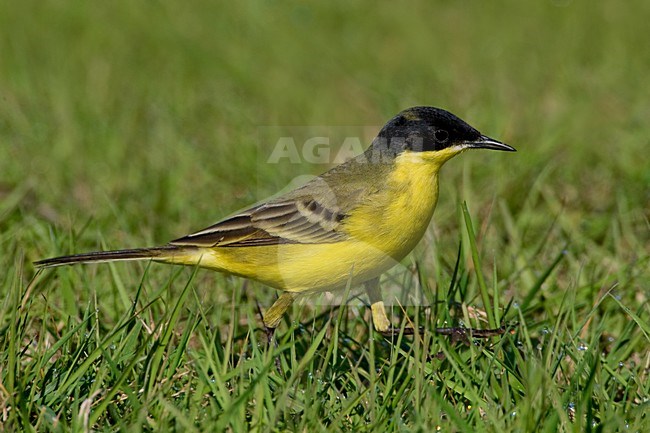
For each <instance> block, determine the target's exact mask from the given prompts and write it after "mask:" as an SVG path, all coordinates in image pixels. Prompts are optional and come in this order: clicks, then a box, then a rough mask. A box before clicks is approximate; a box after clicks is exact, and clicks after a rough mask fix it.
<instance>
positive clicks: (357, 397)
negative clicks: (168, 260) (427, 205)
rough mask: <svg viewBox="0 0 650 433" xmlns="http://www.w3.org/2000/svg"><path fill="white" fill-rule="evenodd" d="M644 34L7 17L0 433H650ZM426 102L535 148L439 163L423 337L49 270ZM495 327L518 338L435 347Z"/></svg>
mask: <svg viewBox="0 0 650 433" xmlns="http://www.w3.org/2000/svg"><path fill="white" fill-rule="evenodd" d="M648 16H650V3H648V2H643V1H639V0H635V1H633V2H628V3H626V4H625V5H622V4H621V3H620V2H614V1H609V0H606V1H603V2H588V1H586V0H574V1H571V0H553V1H551V0H548V1H544V2H534V3H532V2H529V3H523V2H516V1H503V2H498V4H496V3H494V2H492V3H488V2H478V1H464V2H444V1H434V2H425V1H421V2H413V3H408V4H404V5H397V4H395V3H390V2H388V3H376V2H375V3H370V2H368V3H350V2H342V1H332V2H327V3H322V4H319V5H315V6H308V5H307V4H305V3H303V2H297V1H292V2H263V1H251V2H224V3H223V4H218V3H216V2H208V1H194V2H175V3H168V2H128V1H124V0H117V1H112V2H101V3H99V2H80V3H79V2H77V3H74V2H56V1H51V0H47V1H40V2H36V1H24V2H4V3H3V4H2V5H1V6H0V252H1V254H0V266H1V267H2V269H3V270H4V272H3V273H2V276H0V300H1V301H2V302H1V303H0V431H90V430H97V431H118V430H124V431H167V430H174V431H223V430H227V431H233V432H240V431H248V430H255V431H286V430H288V431H309V432H311V431H329V430H332V431H349V430H357V431H423V432H424V431H437V430H439V431H490V432H510V431H513V432H514V431H518V432H521V431H549V432H551V431H558V430H559V431H604V432H611V431H630V432H646V431H650V419H649V416H648V413H650V380H649V374H650V350H649V347H650V158H648V146H649V145H650V138H649V137H650V123H649V122H648V119H650V102H649V101H650V86H648V71H649V70H650V49H648V43H647V17H648ZM414 105H433V106H438V107H443V108H446V109H448V110H450V111H452V112H454V113H456V114H457V115H459V116H460V117H461V118H463V119H465V120H467V121H468V122H469V123H471V124H472V125H474V126H476V127H477V128H479V129H480V130H481V131H482V132H483V133H485V134H487V135H489V136H491V137H494V138H497V139H500V140H502V141H504V142H506V143H508V144H510V145H512V146H514V147H515V148H517V151H518V152H517V153H497V152H487V151H475V152H467V153H465V154H463V155H462V156H460V157H458V158H456V159H454V160H452V161H450V162H449V163H448V164H447V165H446V166H445V167H444V168H443V170H442V173H441V185H440V200H439V203H438V207H437V209H436V212H435V215H434V218H433V222H432V224H431V226H430V227H429V230H428V231H427V233H426V235H425V237H424V239H423V240H422V241H421V242H420V244H419V245H418V247H417V248H416V249H415V250H414V252H413V253H412V254H411V255H409V256H408V257H407V258H406V259H405V260H404V261H403V262H402V265H403V266H399V267H396V268H395V269H393V270H392V271H391V272H389V273H388V274H386V275H385V276H384V278H383V280H382V283H383V285H384V286H385V287H386V288H389V287H392V288H395V287H397V288H399V289H401V290H406V291H408V290H419V291H420V292H421V294H422V299H424V301H423V302H420V303H418V302H411V303H407V304H404V305H400V303H394V305H393V306H392V308H391V310H390V313H391V318H392V320H393V322H394V323H395V324H401V325H406V324H409V323H413V324H415V325H416V326H423V327H424V328H425V330H426V332H425V333H424V334H423V335H422V336H417V337H414V336H407V335H399V336H396V337H394V338H392V339H391V338H386V337H383V336H381V335H380V334H377V333H376V332H374V331H373V329H372V325H371V323H370V312H369V308H367V306H366V305H365V301H364V299H363V298H361V299H359V298H357V297H356V296H355V291H354V290H351V291H349V292H346V293H344V294H342V296H344V297H346V298H351V299H350V300H349V302H344V303H343V305H337V304H338V303H337V302H331V301H328V299H325V298H323V297H316V298H314V297H312V298H309V299H306V300H304V301H303V302H301V303H298V304H297V305H295V306H294V307H292V310H291V314H290V316H289V317H287V318H286V320H285V321H284V322H283V323H282V324H281V325H280V327H279V329H278V331H277V333H276V336H277V345H272V346H271V347H267V345H266V344H265V335H264V332H263V330H262V329H261V320H260V317H259V308H258V305H260V306H261V308H262V309H264V308H268V307H269V306H270V305H271V304H272V302H273V300H274V299H275V298H276V296H277V293H276V292H275V291H274V290H272V289H268V288H265V287H264V286H262V285H260V284H258V283H255V282H250V281H248V282H247V281H245V280H243V279H240V278H236V277H232V276H225V275H221V274H218V273H215V272H210V271H206V270H201V269H193V268H189V267H188V268H182V267H174V266H165V265H161V264H156V263H146V262H139V263H114V264H102V265H88V266H75V267H66V268H57V269H53V270H52V269H50V270H46V271H45V272H40V273H37V272H36V270H35V268H34V266H33V265H32V262H33V261H35V260H38V259H42V258H47V257H52V256H56V255H63V254H71V253H79V252H86V251H92V250H98V249H115V248H134V247H141V246H154V245H161V244H164V243H166V242H168V241H169V240H171V239H175V238H178V237H180V236H182V235H185V234H187V233H190V232H192V231H196V230H198V229H201V228H203V227H206V226H208V225H210V224H212V223H214V222H215V221H217V220H219V219H221V218H222V217H224V216H227V215H229V214H231V213H233V212H234V211H236V210H238V209H241V208H243V207H244V206H246V205H248V204H251V203H254V202H257V201H259V200H261V199H264V198H265V197H268V196H269V195H272V194H274V193H276V192H277V191H279V190H281V189H283V188H285V187H286V186H287V185H289V184H292V183H299V182H301V181H304V179H305V176H309V175H317V174H319V173H320V172H322V171H324V170H325V169H327V168H328V167H330V166H331V165H332V164H333V163H335V162H337V159H336V158H335V156H336V155H343V154H344V153H345V151H346V150H349V149H353V150H358V149H360V148H363V147H365V146H366V145H367V144H369V142H370V140H372V138H373V136H374V134H376V133H377V132H378V130H379V128H380V127H381V125H383V124H384V123H385V122H386V121H387V120H388V119H389V118H391V117H392V116H393V115H395V114H396V113H397V112H399V111H400V110H402V109H404V108H407V107H410V106H414ZM313 137H318V138H319V139H322V138H326V139H327V141H326V142H324V144H323V143H321V144H319V146H320V147H318V149H317V150H319V151H320V152H326V153H321V154H318V155H315V154H313V152H312V153H310V151H309V149H311V150H314V149H313V148H309V149H307V148H306V147H305V146H304V145H305V143H307V140H309V139H310V138H313ZM287 139H290V141H286V140H287ZM283 140H284V141H283ZM288 142H290V143H294V144H295V145H296V150H297V153H296V155H297V157H293V158H278V157H277V156H278V154H277V153H275V154H274V150H277V146H278V143H285V144H286V143H288ZM306 149H307V150H306ZM341 149H342V150H341ZM405 218H408V216H407V215H405ZM488 318H489V320H490V321H491V322H493V323H497V324H504V325H505V326H507V327H508V332H506V333H505V334H504V335H502V336H498V337H492V338H489V339H486V340H473V341H471V342H470V344H466V342H463V341H453V340H452V339H450V338H447V337H444V336H439V335H435V333H433V332H432V331H433V330H434V328H436V327H441V326H471V327H474V328H489V327H490V323H489V321H488ZM278 365H279V368H278Z"/></svg>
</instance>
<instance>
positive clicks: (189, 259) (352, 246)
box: [35, 107, 515, 333]
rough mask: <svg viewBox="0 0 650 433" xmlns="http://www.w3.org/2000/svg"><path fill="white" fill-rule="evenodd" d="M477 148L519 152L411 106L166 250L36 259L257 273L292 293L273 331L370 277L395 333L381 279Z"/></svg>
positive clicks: (274, 311) (381, 315)
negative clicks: (441, 178) (321, 295)
mask: <svg viewBox="0 0 650 433" xmlns="http://www.w3.org/2000/svg"><path fill="white" fill-rule="evenodd" d="M467 149H493V150H505V151H514V150H515V149H514V148H512V147H510V146H508V145H507V144H503V143H501V142H499V141H497V140H494V139H492V138H490V137H487V136H485V135H482V134H481V133H480V132H478V131H477V130H476V129H474V128H473V127H471V126H470V125H468V124H467V123H465V122H464V121H463V120H461V119H459V118H458V117H456V116H455V115H453V114H451V113H449V112H448V111H445V110H442V109H439V108H433V107H413V108H409V109H407V110H404V111H402V112H401V113H399V114H398V115H397V116H395V117H394V118H392V119H391V120H390V121H389V122H388V123H387V124H386V125H385V126H384V127H383V128H382V129H381V131H380V132H379V134H378V135H377V137H376V138H375V139H374V140H373V142H372V144H371V145H370V147H369V148H368V149H367V150H366V151H365V152H364V153H363V154H361V155H358V156H357V157H355V158H352V159H350V160H348V161H347V162H345V163H343V164H341V165H339V166H336V167H334V168H332V169H331V170H329V171H327V172H326V173H324V174H322V175H321V176H319V177H316V178H314V179H313V180H311V181H310V182H308V183H307V184H306V185H304V186H302V187H300V188H297V189H295V190H293V191H291V192H288V193H286V194H283V195H281V196H279V197H277V198H273V199H270V200H268V201H266V202H264V203H262V204H258V205H255V206H253V207H251V208H250V209H248V210H246V211H244V212H240V213H238V214H236V215H234V216H231V217H229V218H226V219H224V220H222V221H220V222H218V223H216V224H214V225H212V226H210V227H208V228H206V229H204V230H201V231H199V232H196V233H193V234H190V235H187V236H184V237H182V238H179V239H176V240H174V241H171V242H169V243H168V244H167V245H164V246H161V247H153V248H138V249H129V250H117V251H98V252H91V253H85V254H78V255H72V256H64V257H55V258H51V259H46V260H41V261H38V262H35V265H36V266H37V267H40V268H44V267H52V266H60V265H68V264H74V263H88V262H106V261H115V260H154V261H157V262H164V263H173V264H181V265H198V266H201V267H205V268H209V269H214V270H216V271H220V272H224V273H228V274H233V275H238V276H241V277H246V278H251V279H253V280H257V281H260V282H262V283H264V284H266V285H268V286H271V287H274V288H276V289H279V290H282V291H283V293H282V294H281V295H280V297H279V298H278V299H277V300H276V302H275V303H274V304H273V305H272V306H271V308H269V309H268V310H267V311H266V313H265V314H264V318H263V321H264V325H265V326H266V328H267V330H269V331H270V332H272V330H273V329H275V328H276V327H277V326H278V325H279V323H280V321H281V319H282V316H283V314H284V313H285V311H286V310H287V309H288V308H289V307H290V306H291V304H292V303H293V301H294V300H295V299H296V298H297V297H298V296H299V295H300V294H304V293H313V292H320V291H330V290H335V289H340V288H342V287H345V286H346V285H347V284H351V285H353V286H355V285H359V284H362V283H363V284H364V287H365V289H366V291H367V293H368V296H369V298H370V302H371V309H372V319H373V323H374V326H375V329H376V330H377V331H379V332H382V333H389V332H393V330H394V329H395V328H392V326H391V322H390V321H389V320H388V318H387V316H386V311H385V307H384V303H383V301H382V297H381V293H380V291H379V276H380V275H381V274H382V273H383V272H385V271H386V270H388V269H390V268H391V267H392V266H393V265H394V264H396V263H397V262H399V261H400V260H401V259H402V258H404V257H405V256H406V255H407V254H408V253H409V252H410V251H411V250H412V249H413V248H414V247H415V245H416V244H417V243H418V242H419V240H420V239H421V238H422V235H423V234H424V232H425V230H426V229H427V226H428V225H429V221H430V220H431V216H432V214H433V210H434V208H435V207H436V202H437V200H438V171H439V170H440V167H441V166H442V165H443V164H444V163H445V162H446V161H447V160H448V159H450V158H451V157H453V156H455V155H458V154H459V153H461V152H463V151H465V150H467Z"/></svg>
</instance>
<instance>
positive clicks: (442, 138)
mask: <svg viewBox="0 0 650 433" xmlns="http://www.w3.org/2000/svg"><path fill="white" fill-rule="evenodd" d="M433 137H434V138H435V139H436V141H437V142H438V143H444V142H446V141H447V140H449V133H448V132H447V131H445V130H444V129H438V130H437V131H436V132H434V133H433Z"/></svg>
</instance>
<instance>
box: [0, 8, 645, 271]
mask: <svg viewBox="0 0 650 433" xmlns="http://www.w3.org/2000/svg"><path fill="white" fill-rule="evenodd" d="M648 13H650V6H649V5H648V4H647V2H642V1H638V2H635V3H634V5H632V4H628V5H627V6H626V7H620V5H619V4H618V3H617V2H614V1H610V2H597V3H594V2H587V1H543V2H534V3H526V4H523V3H521V2H515V1H511V2H499V3H498V4H483V3H481V2H472V1H467V2H417V3H413V4H408V5H403V6H395V5H389V4H369V3H353V4H352V5H350V4H348V2H328V3H327V4H323V5H314V6H308V5H306V4H303V3H302V2H243V3H241V4H238V3H237V4H235V3H231V4H228V3H224V4H215V3H213V2H201V1H191V2H184V3H182V4H181V3H166V2H146V3H141V2H127V1H117V2H82V3H67V2H63V3H61V2H53V1H50V2H33V3H32V2H20V3H17V2H7V3H5V4H3V6H2V13H1V14H0V29H1V30H0V97H1V98H2V99H1V102H2V103H1V104H0V134H1V135H0V146H2V147H1V149H2V158H1V159H0V173H1V175H0V176H1V178H0V179H1V182H2V184H1V188H2V189H1V193H2V197H5V198H6V197H7V196H8V195H9V194H10V193H11V191H12V190H14V189H15V188H17V187H19V186H25V188H26V189H27V190H28V193H27V192H26V195H25V196H24V198H25V200H21V203H20V204H19V205H18V208H19V209H20V212H17V213H16V214H14V215H13V219H12V217H11V216H8V215H7V214H6V212H5V215H4V216H3V219H2V224H3V225H4V227H3V228H5V229H6V227H7V225H8V224H10V223H11V224H12V225H11V227H12V230H11V231H12V233H13V235H12V236H13V237H23V236H29V235H28V234H26V233H28V232H29V231H30V227H29V226H30V219H31V218H46V219H48V220H49V221H50V222H51V223H52V224H53V225H55V226H56V227H59V228H68V227H72V226H76V225H78V224H82V223H83V222H85V221H86V220H87V218H89V217H91V218H92V219H93V220H94V222H93V223H92V226H101V227H103V228H102V231H103V235H104V236H106V237H107V238H108V239H111V241H110V244H111V246H119V245H124V243H125V242H123V241H126V244H127V245H126V246H133V245H131V243H132V241H131V240H133V242H136V241H137V242H136V243H137V244H138V245H139V244H140V243H141V242H142V241H145V242H157V243H160V242H165V241H166V240H168V239H169V238H171V237H174V236H177V235H179V234H182V233H185V232H187V231H189V230H193V229H199V228H201V227H202V226H203V225H207V224H209V223H211V222H213V221H216V220H217V219H218V218H220V217H221V216H223V215H224V214H227V213H229V212H231V211H232V210H234V209H238V208H240V207H241V206H244V205H246V204H248V203H250V202H251V201H255V200H257V199H260V198H263V197H264V196H265V195H267V194H270V193H273V192H275V191H276V190H277V188H278V187H279V186H282V185H284V184H286V182H288V181H289V180H290V179H292V178H293V177H294V176H295V175H297V174H299V173H304V172H308V171H309V170H312V172H314V173H317V171H314V169H313V168H312V169H310V168H309V167H308V166H306V167H293V168H292V167H285V168H283V169H282V170H278V167H274V166H268V164H267V166H265V165H264V164H260V161H264V158H263V157H260V153H262V155H265V154H266V153H268V148H269V147H271V146H272V145H273V143H268V142H267V143H263V142H260V140H259V137H260V134H259V127H260V126H267V125H280V126H282V125H335V126H336V125H362V126H363V125H372V126H380V125H382V124H383V123H384V122H385V121H386V120H387V119H389V118H390V117H392V116H393V115H394V114H395V113H397V112H398V111H400V110H401V109H404V108H406V107H408V106H412V105H434V106H439V107H444V108H447V109H449V110H450V111H452V112H454V113H456V114H458V115H459V116H460V117H462V118H464V119H466V120H468V121H469V122H470V123H472V124H473V125H475V126H477V127H478V128H479V129H480V130H482V131H483V132H484V133H486V134H488V135H492V136H495V137H497V138H500V139H502V140H503V141H505V142H508V143H510V144H512V145H513V146H515V147H516V148H517V149H518V150H519V153H518V154H516V155H484V154H472V155H464V157H463V158H464V159H466V160H467V161H466V162H465V164H471V165H472V167H473V171H474V172H475V175H476V178H477V179H481V180H480V181H477V182H476V183H477V184H478V185H480V187H479V188H480V191H479V192H480V194H481V195H482V196H487V197H486V198H488V199H491V198H492V197H493V195H495V194H496V193H497V192H498V195H499V196H501V197H504V198H505V200H507V201H508V202H509V203H511V204H512V205H513V206H517V205H518V204H520V203H521V202H522V201H523V200H525V198H526V196H527V195H528V193H529V189H530V188H531V186H532V184H533V183H534V182H535V180H536V179H539V177H540V176H543V179H541V180H539V181H540V182H543V183H544V184H545V186H546V187H547V188H548V191H551V192H552V193H553V195H555V196H556V197H557V198H558V200H560V201H561V202H562V203H563V206H564V207H565V208H566V210H565V211H567V212H570V211H573V210H575V211H576V212H578V213H580V216H579V218H583V219H591V218H596V219H597V218H599V216H601V215H604V216H605V218H607V216H608V215H609V212H611V211H612V210H613V209H614V208H615V207H616V206H617V201H618V198H620V197H624V198H625V200H626V203H625V205H626V206H628V207H629V210H630V212H633V213H634V212H638V211H639V210H643V211H644V212H645V215H646V216H647V214H648V202H649V201H650V196H649V194H650V192H649V191H650V170H649V169H648V168H649V167H648V166H649V164H648V160H647V158H646V157H645V153H646V151H645V149H647V146H648V140H649V139H648V136H649V134H648V133H647V128H648V127H647V119H648V118H649V117H650V105H649V103H648V101H649V100H650V86H647V83H646V81H647V77H648V74H647V71H648V65H650V50H648V49H646V47H647V43H646V38H645V30H644V29H645V26H646V20H645V19H646V17H647V16H648ZM359 130H360V131H361V129H359ZM360 133H361V132H360ZM453 164H455V165H456V167H455V168H454V167H446V168H445V172H444V178H443V186H442V187H443V194H442V196H441V197H442V198H441V202H442V203H441V205H442V206H445V203H447V204H449V203H451V207H452V208H453V207H454V206H455V203H454V202H453V201H451V200H450V197H454V196H455V195H456V194H457V192H456V191H458V189H457V185H458V183H459V182H460V172H461V170H459V167H458V164H461V163H460V162H458V161H454V162H453ZM545 211H546V210H545V209H540V212H545ZM635 215H636V216H635V218H637V219H639V218H641V215H640V214H638V213H636V214H635ZM547 217H549V218H552V216H547ZM8 218H9V219H12V221H8ZM108 221H111V224H110V225H108V227H107V229H108V230H110V232H106V231H105V228H106V227H105V226H106V225H105V224H104V223H105V222H108ZM15 223H19V224H18V226H19V227H16V226H15V225H13V224H15ZM585 223H586V224H589V221H585ZM602 224H604V225H605V226H606V225H607V224H606V223H604V222H603V223H602ZM638 224H639V227H640V230H641V233H639V234H640V235H642V236H643V235H645V239H646V240H647V238H648V236H647V224H644V222H643V221H641V220H640V221H638ZM592 229H594V230H598V229H599V228H598V227H595V228H592ZM603 229H604V228H602V227H601V228H600V230H603ZM122 231H124V233H122V234H121V232H122ZM95 235H96V233H95V234H91V237H92V236H95ZM601 235H602V233H601ZM119 236H125V237H126V238H125V239H119ZM113 239H115V242H113ZM7 242H9V241H8V240H7V239H3V244H4V245H5V246H6V245H7ZM22 245H23V247H24V248H26V249H28V251H29V255H30V256H32V255H33V254H35V252H38V254H37V255H39V256H40V255H43V254H45V255H47V254H49V253H50V251H49V247H48V246H46V245H45V246H44V245H33V243H32V242H31V241H29V240H28V239H25V242H24V243H22ZM30 258H33V257H30Z"/></svg>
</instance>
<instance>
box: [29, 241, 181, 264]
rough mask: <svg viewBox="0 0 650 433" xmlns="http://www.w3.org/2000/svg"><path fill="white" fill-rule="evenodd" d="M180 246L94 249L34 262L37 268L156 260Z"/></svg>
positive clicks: (166, 255) (171, 253)
mask: <svg viewBox="0 0 650 433" xmlns="http://www.w3.org/2000/svg"><path fill="white" fill-rule="evenodd" d="M178 250H179V247H176V246H173V245H166V246H164V247H155V248H136V249H132V250H115V251H94V252H92V253H83V254H74V255H72V256H61V257H53V258H51V259H45V260H39V261H37V262H34V266H36V267H37V268H52V267H55V266H64V265H73V264H75V263H101V262H114V261H127V260H155V259H156V258H161V257H168V256H170V255H173V253H174V252H175V251H178Z"/></svg>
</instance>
